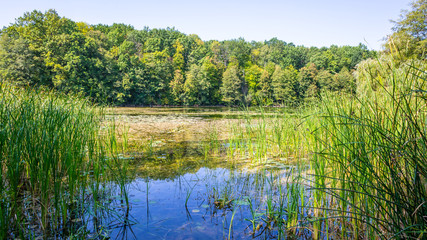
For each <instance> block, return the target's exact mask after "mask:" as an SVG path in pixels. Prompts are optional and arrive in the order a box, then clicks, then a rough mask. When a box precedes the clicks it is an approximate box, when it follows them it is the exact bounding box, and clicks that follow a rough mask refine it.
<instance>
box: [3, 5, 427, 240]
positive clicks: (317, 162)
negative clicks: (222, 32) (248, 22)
mask: <svg viewBox="0 0 427 240" xmlns="http://www.w3.org/2000/svg"><path fill="white" fill-rule="evenodd" d="M411 7H412V9H411V11H407V12H404V13H403V14H402V16H401V19H400V20H398V21H396V22H395V28H394V29H393V31H394V33H393V34H391V35H390V36H389V38H388V40H387V44H386V46H385V49H384V51H382V52H373V51H368V50H367V49H366V47H365V46H363V45H359V46H358V47H348V46H344V47H337V46H331V47H330V48H322V49H318V48H305V47H302V46H295V45H293V44H287V43H285V42H282V41H279V40H277V39H271V40H269V41H265V42H264V43H257V42H251V43H248V42H246V41H244V40H243V39H238V40H232V41H223V42H218V41H207V42H203V41H201V40H200V39H199V38H198V37H197V36H196V35H189V36H187V35H185V34H182V33H180V32H178V31H176V30H174V29H166V30H164V29H163V30H161V29H160V30H159V29H153V30H150V29H144V30H142V31H138V30H135V29H133V27H131V26H126V25H123V24H115V25H113V26H105V25H94V26H91V25H88V24H85V23H76V22H73V21H71V20H70V19H66V18H62V17H60V16H59V15H58V14H57V13H56V12H55V11H54V10H50V11H47V12H46V13H41V12H38V11H34V12H31V13H26V14H25V15H24V16H23V17H21V18H18V19H17V20H16V23H15V24H12V25H10V26H9V27H6V28H4V29H3V30H1V31H0V93H1V94H0V120H1V121H0V239H42V238H43V239H75V238H77V239H105V238H115V239H132V238H134V239H171V238H173V239H242V238H253V239H288V238H289V239H425V238H426V236H427V160H426V159H427V155H426V154H427V132H426V129H427V128H426V123H427V111H426V110H427V86H426V77H427V70H426V69H427V64H426V61H425V60H426V51H425V46H426V41H427V40H426V29H427V27H426V21H425V16H426V9H427V8H426V3H425V1H424V0H418V1H414V2H413V3H412V5H411ZM96 104H101V105H96ZM125 104H132V105H134V104H136V105H141V104H142V105H145V106H147V105H157V104H159V105H164V104H173V105H179V106H176V107H129V106H128V107H123V106H120V105H125ZM106 105H107V106H108V107H106ZM199 105H220V106H217V107H212V106H203V107H200V106H199Z"/></svg>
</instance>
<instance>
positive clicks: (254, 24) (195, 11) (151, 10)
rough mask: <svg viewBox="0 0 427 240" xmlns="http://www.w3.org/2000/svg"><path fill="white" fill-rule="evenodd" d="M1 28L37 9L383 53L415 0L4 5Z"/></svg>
mask: <svg viewBox="0 0 427 240" xmlns="http://www.w3.org/2000/svg"><path fill="white" fill-rule="evenodd" d="M0 1H1V6H2V7H1V8H0V26H8V25H9V24H10V23H13V22H14V21H15V18H18V17H20V16H22V15H23V13H24V12H27V11H32V10H34V9H37V10H40V11H43V12H44V11H46V10H48V9H50V8H52V9H55V10H56V11H57V12H58V13H59V15H61V16H64V17H67V18H70V19H72V20H73V21H82V22H86V23H89V24H98V23H102V24H112V23H125V24H130V25H133V26H134V27H135V28H136V29H143V28H144V26H148V27H149V28H166V27H175V28H176V29H177V30H179V31H180V32H183V33H185V34H197V35H199V36H200V38H202V39H203V40H212V39H216V40H229V39H235V38H239V37H243V38H244V39H245V40H247V41H252V40H255V41H264V40H268V39H271V38H273V37H277V38H278V39H280V40H283V41H286V42H293V43H294V44H296V45H304V46H317V47H322V46H330V45H332V44H335V45H340V46H341V45H357V44H359V43H360V42H361V43H363V44H366V45H367V46H368V47H369V48H370V49H376V50H379V49H380V48H381V44H382V39H383V38H384V37H385V36H386V35H388V34H390V33H391V27H392V26H393V24H392V23H391V22H390V20H391V19H393V20H396V19H398V18H399V15H400V13H401V10H402V9H409V3H410V2H411V0H258V1H253V0H215V1H203V0H198V1H196V0H182V1H179V0H151V1H146V0H115V1H111V0H0Z"/></svg>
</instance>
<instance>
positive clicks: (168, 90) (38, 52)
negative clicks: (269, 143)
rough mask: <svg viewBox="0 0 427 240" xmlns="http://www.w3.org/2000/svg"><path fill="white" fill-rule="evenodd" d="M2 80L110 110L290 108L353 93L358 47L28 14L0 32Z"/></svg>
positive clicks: (362, 51) (360, 55)
mask: <svg viewBox="0 0 427 240" xmlns="http://www.w3.org/2000/svg"><path fill="white" fill-rule="evenodd" d="M0 35H1V37H0V78H1V79H3V80H6V81H8V82H12V83H14V84H16V85H18V86H37V87H47V88H54V89H56V90H58V91H60V92H65V93H69V92H74V93H78V94H81V95H83V96H87V97H90V98H91V99H92V100H93V101H94V102H98V103H105V104H111V105H134V106H152V105H175V106H176V105H186V106H194V105H200V106H207V105H264V106H266V105H287V106H295V105H300V104H302V103H306V102H312V101H316V100H318V99H319V98H320V97H321V95H322V93H324V92H339V93H343V94H354V92H355V90H356V86H355V78H354V76H353V72H354V70H355V68H356V66H357V64H358V63H359V62H361V61H362V60H365V59H368V58H372V57H375V56H376V52H375V51H370V50H368V49H367V47H366V46H365V45H363V44H359V45H358V46H341V47H339V46H335V45H332V46H330V47H322V48H317V47H304V46H298V45H295V44H293V43H287V42H285V41H282V40H279V39H277V38H273V39H270V40H268V41H264V42H254V41H253V42H247V41H245V40H244V39H242V38H239V39H234V40H226V41H221V42H219V41H215V40H210V41H202V40H201V39H200V38H199V37H198V36H197V35H195V34H190V35H186V34H184V33H181V32H179V31H178V30H176V29H174V28H167V29H149V28H148V27H146V28H144V29H143V30H137V29H134V27H132V26H130V25H125V24H113V25H112V26H107V25H102V24H98V25H88V24H86V23H84V22H74V21H72V20H70V19H68V18H65V17H61V16H60V15H59V14H58V13H57V12H56V11H55V10H49V11H46V12H44V13H43V12H40V11H36V10H35V11H33V12H27V13H25V14H24V15H23V16H22V17H19V18H17V19H16V21H15V23H13V24H11V25H10V26H8V27H5V28H3V29H2V30H1V32H0Z"/></svg>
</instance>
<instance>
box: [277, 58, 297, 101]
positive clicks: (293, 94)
mask: <svg viewBox="0 0 427 240" xmlns="http://www.w3.org/2000/svg"><path fill="white" fill-rule="evenodd" d="M271 78H272V87H273V93H274V98H275V100H276V101H277V102H279V103H281V104H286V105H290V106H294V105H296V104H297V100H298V99H297V87H298V85H297V79H298V71H297V70H296V69H295V68H294V67H293V66H292V65H290V66H288V67H286V69H282V68H281V67H280V66H278V65H276V68H275V70H274V73H273V75H272V77H271Z"/></svg>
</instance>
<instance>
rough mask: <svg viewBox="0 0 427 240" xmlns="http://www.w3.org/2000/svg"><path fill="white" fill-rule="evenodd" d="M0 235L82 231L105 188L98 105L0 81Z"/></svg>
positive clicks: (39, 234) (105, 152) (22, 235)
mask: <svg viewBox="0 0 427 240" xmlns="http://www.w3.org/2000/svg"><path fill="white" fill-rule="evenodd" d="M0 93H1V94H0V120H1V121H0V124H1V125H0V175H1V178H0V239H5V238H32V237H38V236H41V235H43V236H44V237H48V236H52V237H60V236H62V237H65V236H72V235H75V234H76V233H79V232H80V233H82V232H86V230H85V228H84V223H83V222H82V220H83V219H84V213H85V209H87V208H88V206H89V205H93V206H96V205H97V203H98V202H99V201H101V199H102V198H104V197H105V194H108V191H107V190H106V189H105V184H104V183H105V181H106V180H107V178H108V174H107V172H106V169H105V166H106V165H107V164H108V163H107V161H108V160H107V159H106V157H105V156H106V154H107V149H106V148H105V145H104V141H103V140H102V139H103V138H104V137H103V136H102V134H101V132H100V131H101V128H100V126H101V121H102V118H101V116H102V112H101V111H100V109H99V108H96V107H93V106H91V104H89V103H88V102H87V101H85V100H82V99H80V98H78V97H73V96H66V95H60V94H54V93H53V92H50V91H43V90H34V89H28V90H23V89H18V88H15V87H13V86H10V85H7V84H4V83H2V84H1V85H0Z"/></svg>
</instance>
